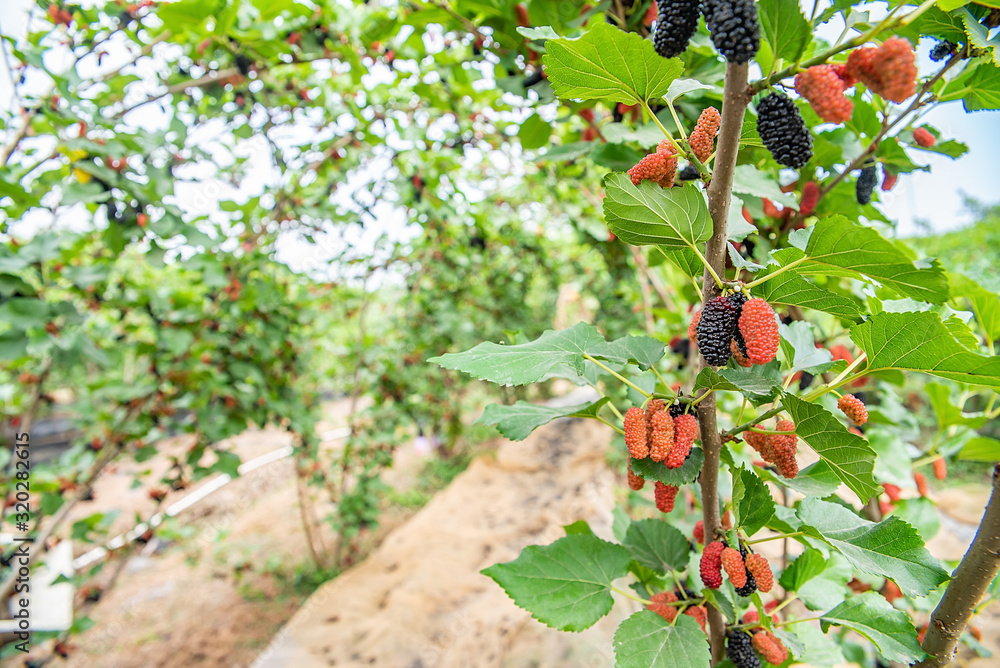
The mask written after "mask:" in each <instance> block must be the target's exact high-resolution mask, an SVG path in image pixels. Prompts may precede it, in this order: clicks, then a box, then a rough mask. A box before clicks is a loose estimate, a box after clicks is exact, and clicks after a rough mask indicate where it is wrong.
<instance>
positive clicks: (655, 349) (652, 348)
mask: <svg viewBox="0 0 1000 668" xmlns="http://www.w3.org/2000/svg"><path fill="white" fill-rule="evenodd" d="M665 349H666V346H664V344H663V342H662V341H657V340H656V339H654V338H652V337H650V336H631V335H629V336H623V337H622V338H620V339H615V340H614V341H610V342H608V343H599V344H597V345H595V346H592V347H591V348H590V349H588V350H587V353H588V354H589V355H591V356H593V357H599V358H601V359H606V360H610V361H612V362H617V363H622V364H624V363H625V362H634V363H635V364H637V365H638V366H639V368H640V369H642V370H643V371H646V370H648V369H649V368H650V367H651V366H653V365H654V364H656V363H657V362H658V361H660V359H661V358H662V357H663V353H664V350H665Z"/></svg>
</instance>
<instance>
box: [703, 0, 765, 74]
mask: <svg viewBox="0 0 1000 668" xmlns="http://www.w3.org/2000/svg"><path fill="white" fill-rule="evenodd" d="M701 11H702V14H703V15H704V16H705V24H706V25H707V26H708V32H709V33H711V36H712V43H713V44H715V48H716V49H718V50H719V53H721V54H722V55H723V57H725V59H726V60H728V61H730V62H733V63H745V62H748V61H749V60H750V59H751V58H753V57H754V55H756V53H757V49H758V48H760V25H759V24H758V22H757V3H756V2H754V0H705V2H703V3H702V5H701Z"/></svg>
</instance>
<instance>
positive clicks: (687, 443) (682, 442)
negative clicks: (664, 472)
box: [666, 413, 698, 469]
mask: <svg viewBox="0 0 1000 668" xmlns="http://www.w3.org/2000/svg"><path fill="white" fill-rule="evenodd" d="M673 431H674V433H673V436H674V446H673V448H671V450H670V454H669V455H668V456H667V461H666V464H667V468H668V469H675V468H678V467H680V466H681V465H682V464H683V463H684V461H685V460H686V459H687V456H688V455H689V454H691V446H692V445H694V439H695V438H696V437H697V435H698V419H697V418H696V417H695V416H693V415H691V414H689V413H685V414H683V415H678V416H677V417H675V418H674V430H673Z"/></svg>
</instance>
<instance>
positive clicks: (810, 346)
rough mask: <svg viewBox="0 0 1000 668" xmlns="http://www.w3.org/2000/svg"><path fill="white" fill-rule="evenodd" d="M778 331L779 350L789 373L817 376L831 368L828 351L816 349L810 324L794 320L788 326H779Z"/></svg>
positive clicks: (831, 359) (831, 363)
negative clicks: (798, 372)
mask: <svg viewBox="0 0 1000 668" xmlns="http://www.w3.org/2000/svg"><path fill="white" fill-rule="evenodd" d="M778 329H779V330H780V331H781V348H782V350H783V351H784V353H785V359H787V360H789V364H788V366H789V367H790V369H789V373H795V372H796V371H807V372H809V373H812V374H818V373H823V372H824V371H826V370H828V369H829V368H830V367H831V366H833V355H831V354H830V351H829V350H827V349H826V348H817V347H816V340H815V338H814V337H813V330H812V324H810V323H809V322H807V321H805V320H796V321H794V322H793V323H791V324H790V325H785V324H781V325H779V326H778Z"/></svg>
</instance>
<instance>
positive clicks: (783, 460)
mask: <svg viewBox="0 0 1000 668" xmlns="http://www.w3.org/2000/svg"><path fill="white" fill-rule="evenodd" d="M774 430H775V431H795V423H794V422H792V421H791V420H781V421H779V422H778V424H777V425H775V427H774ZM770 441H771V443H772V447H773V449H774V462H773V464H774V466H775V468H777V469H778V473H780V474H781V475H783V476H784V477H786V478H789V479H791V478H794V477H795V476H797V475H798V473H799V464H798V462H797V461H796V460H795V453H796V451H797V450H798V442H799V437H798V436H796V435H795V434H771V435H770Z"/></svg>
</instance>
